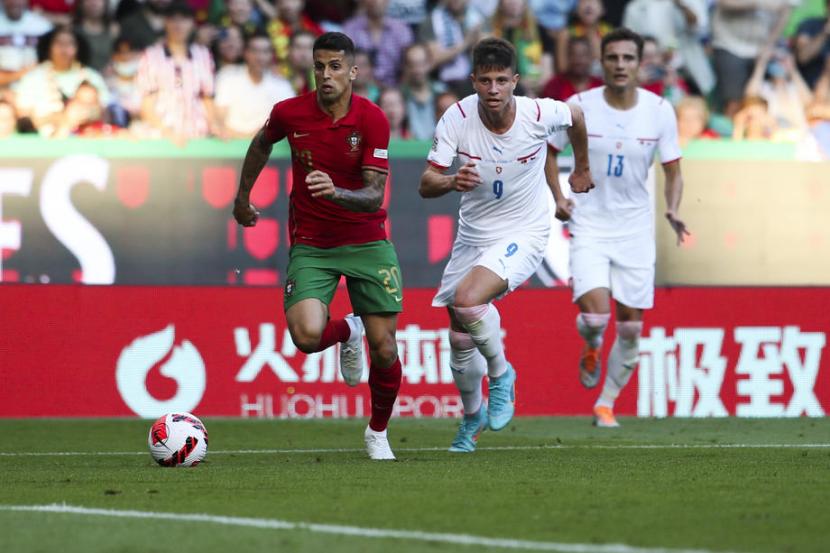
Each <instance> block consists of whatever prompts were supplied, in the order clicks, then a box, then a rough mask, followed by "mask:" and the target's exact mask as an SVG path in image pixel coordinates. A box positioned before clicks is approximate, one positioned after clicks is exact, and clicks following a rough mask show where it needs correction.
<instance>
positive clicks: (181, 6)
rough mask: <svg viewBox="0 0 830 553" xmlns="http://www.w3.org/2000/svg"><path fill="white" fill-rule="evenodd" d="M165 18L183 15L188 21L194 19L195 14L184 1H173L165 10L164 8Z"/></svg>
mask: <svg viewBox="0 0 830 553" xmlns="http://www.w3.org/2000/svg"><path fill="white" fill-rule="evenodd" d="M164 15H165V17H173V16H174V15H183V16H184V17H187V18H188V19H196V12H195V10H194V9H193V7H192V6H191V5H190V4H188V3H187V1H186V0H173V1H172V2H170V5H168V6H167V7H166V8H164Z"/></svg>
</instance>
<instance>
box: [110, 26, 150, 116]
mask: <svg viewBox="0 0 830 553" xmlns="http://www.w3.org/2000/svg"><path fill="white" fill-rule="evenodd" d="M140 58H141V50H140V49H139V48H138V46H136V45H135V44H133V43H131V42H130V39H129V37H127V36H126V35H119V36H118V38H116V39H115V46H114V50H113V53H112V61H111V62H110V64H109V66H108V67H107V70H106V72H105V75H104V76H105V80H106V83H107V87H109V89H110V92H112V101H111V102H110V106H109V112H110V117H109V119H110V122H111V123H112V124H113V125H117V126H119V127H128V126H129V125H130V122H131V121H133V120H135V119H138V117H139V115H140V111H141V95H140V93H139V91H138V86H137V85H136V82H135V78H136V75H137V74H138V63H139V60H140Z"/></svg>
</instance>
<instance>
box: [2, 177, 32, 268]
mask: <svg viewBox="0 0 830 553" xmlns="http://www.w3.org/2000/svg"><path fill="white" fill-rule="evenodd" d="M33 180H34V174H33V173H32V170H31V169H0V251H1V250H3V249H4V248H5V249H9V250H19V249H20V239H21V236H22V233H21V231H20V223H18V222H17V221H7V222H5V223H4V222H3V194H15V195H17V196H28V195H29V193H30V192H31V191H32V181H33ZM2 281H3V256H1V255H0V282H2Z"/></svg>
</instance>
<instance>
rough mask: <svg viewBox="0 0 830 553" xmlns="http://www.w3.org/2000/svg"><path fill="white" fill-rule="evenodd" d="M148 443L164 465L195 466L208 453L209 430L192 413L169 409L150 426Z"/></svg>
mask: <svg viewBox="0 0 830 553" xmlns="http://www.w3.org/2000/svg"><path fill="white" fill-rule="evenodd" d="M147 445H148V446H149V447H150V455H152V456H153V459H155V460H156V462H157V463H158V464H159V465H161V466H163V467H195V466H196V465H198V464H199V463H201V462H202V460H203V459H204V458H205V455H207V446H208V433H207V429H206V428H205V425H204V424H203V423H202V421H200V420H199V419H198V418H197V417H195V416H194V415H191V414H190V413H170V414H167V415H164V416H163V417H161V418H160V419H159V420H157V421H156V422H154V423H153V426H152V427H150V435H149V436H148V437H147Z"/></svg>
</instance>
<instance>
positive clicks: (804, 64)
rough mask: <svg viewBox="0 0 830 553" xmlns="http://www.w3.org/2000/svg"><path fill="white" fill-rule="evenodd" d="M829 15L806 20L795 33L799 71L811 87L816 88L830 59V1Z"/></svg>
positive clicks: (829, 5) (829, 2)
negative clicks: (826, 61) (826, 62)
mask: <svg viewBox="0 0 830 553" xmlns="http://www.w3.org/2000/svg"><path fill="white" fill-rule="evenodd" d="M826 8H827V15H826V16H825V17H813V18H809V19H805V20H804V21H802V22H801V24H800V25H799V26H798V29H797V30H796V33H795V45H794V51H795V57H796V60H797V61H798V69H799V70H800V71H801V74H802V76H803V77H804V80H805V81H806V82H807V85H808V86H809V87H811V88H812V87H813V86H815V84H816V82H817V81H818V79H819V77H820V76H821V74H822V70H823V68H824V65H825V63H824V62H825V60H827V59H828V58H830V0H828V1H827V2H826Z"/></svg>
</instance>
